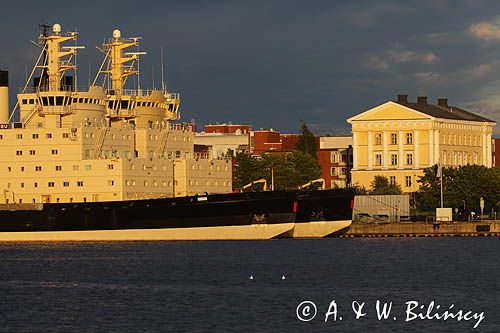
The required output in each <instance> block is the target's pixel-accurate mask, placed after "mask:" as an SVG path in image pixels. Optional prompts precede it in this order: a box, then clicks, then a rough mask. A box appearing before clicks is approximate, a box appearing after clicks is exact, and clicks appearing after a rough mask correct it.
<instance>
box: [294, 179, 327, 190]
mask: <svg viewBox="0 0 500 333" xmlns="http://www.w3.org/2000/svg"><path fill="white" fill-rule="evenodd" d="M313 184H321V189H322V190H324V189H326V185H325V180H324V179H323V178H318V179H315V180H311V181H310V182H308V183H305V184H304V185H301V186H299V190H301V189H304V188H307V187H309V186H311V185H313Z"/></svg>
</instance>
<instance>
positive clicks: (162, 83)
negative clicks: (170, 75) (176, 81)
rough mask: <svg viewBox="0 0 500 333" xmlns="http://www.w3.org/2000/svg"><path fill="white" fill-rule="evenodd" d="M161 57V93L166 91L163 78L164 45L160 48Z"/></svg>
mask: <svg viewBox="0 0 500 333" xmlns="http://www.w3.org/2000/svg"><path fill="white" fill-rule="evenodd" d="M160 57H161V91H163V92H164V91H165V80H164V77H163V45H161V47H160Z"/></svg>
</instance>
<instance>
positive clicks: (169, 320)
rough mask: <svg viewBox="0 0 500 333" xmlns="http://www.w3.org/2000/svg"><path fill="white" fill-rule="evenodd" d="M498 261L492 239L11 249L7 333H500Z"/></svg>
mask: <svg viewBox="0 0 500 333" xmlns="http://www.w3.org/2000/svg"><path fill="white" fill-rule="evenodd" d="M499 253H500V240H499V239H497V238H493V237H492V238H490V237H476V238H384V239H347V238H343V239H318V240H271V241H220V242H219V241H217V242H116V243H113V242H112V243H109V242H104V243H4V244H0V274H1V279H0V330H1V331H61V332H70V331H71V332H73V331H82V332H85V331H116V332H124V331H158V332H200V331H205V332H219V331H220V332H228V331H235V332H260V331H262V332H311V331H314V332H369V331H375V332H439V331H441V332H447V331H453V332H462V331H463V332H471V331H477V332H495V331H496V332H498V331H500V310H499V301H500V297H499V296H500V293H499V289H498V288H499V282H498V281H499V279H500V265H499V260H498V254H499ZM250 277H252V278H250ZM411 302H413V303H411ZM415 302H416V303H415ZM431 305H432V308H431V310H430V311H429V307H430V306H431ZM438 305H439V308H438ZM410 308H411V310H410V311H409V309H410ZM446 311H447V312H446ZM460 311H461V312H460ZM445 312H446V313H448V314H449V316H448V317H447V319H446V320H445V319H444V316H445V315H446V313H445ZM467 314H468V316H467ZM481 314H482V319H481V320H480V321H479V323H478V320H479V316H480V315H481ZM473 316H475V317H473ZM459 319H460V320H459ZM474 326H476V328H474Z"/></svg>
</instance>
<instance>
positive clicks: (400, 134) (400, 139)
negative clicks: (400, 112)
mask: <svg viewBox="0 0 500 333" xmlns="http://www.w3.org/2000/svg"><path fill="white" fill-rule="evenodd" d="M398 169H403V131H398Z"/></svg>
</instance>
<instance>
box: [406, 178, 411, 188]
mask: <svg viewBox="0 0 500 333" xmlns="http://www.w3.org/2000/svg"><path fill="white" fill-rule="evenodd" d="M405 184H406V187H411V176H406V177H405Z"/></svg>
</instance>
